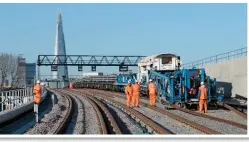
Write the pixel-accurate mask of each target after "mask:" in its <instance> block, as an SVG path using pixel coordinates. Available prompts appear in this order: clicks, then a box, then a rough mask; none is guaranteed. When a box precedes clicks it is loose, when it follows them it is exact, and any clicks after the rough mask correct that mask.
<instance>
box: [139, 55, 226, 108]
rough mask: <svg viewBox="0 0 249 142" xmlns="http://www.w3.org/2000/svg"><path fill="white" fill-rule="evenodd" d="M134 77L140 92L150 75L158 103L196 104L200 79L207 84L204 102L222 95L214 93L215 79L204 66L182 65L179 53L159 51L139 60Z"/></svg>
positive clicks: (145, 89)
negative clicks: (183, 66)
mask: <svg viewBox="0 0 249 142" xmlns="http://www.w3.org/2000/svg"><path fill="white" fill-rule="evenodd" d="M137 79H138V80H139V81H140V82H141V85H142V88H143V94H146V92H147V85H148V81H149V79H153V81H154V82H155V83H156V85H157V88H158V92H159V96H158V100H159V101H160V102H161V103H162V104H169V105H172V104H177V105H179V106H181V107H188V106H191V105H192V104H197V103H198V102H199V99H198V91H199V87H200V83H201V82H204V83H205V85H206V87H207V88H208V102H211V101H214V102H217V101H221V100H222V96H216V79H210V77H209V76H207V75H206V73H205V69H196V68H193V69H182V68H181V63H180V57H179V56H176V55H174V54H159V55H154V56H150V57H146V58H144V59H143V60H141V61H140V62H139V64H138V75H137Z"/></svg>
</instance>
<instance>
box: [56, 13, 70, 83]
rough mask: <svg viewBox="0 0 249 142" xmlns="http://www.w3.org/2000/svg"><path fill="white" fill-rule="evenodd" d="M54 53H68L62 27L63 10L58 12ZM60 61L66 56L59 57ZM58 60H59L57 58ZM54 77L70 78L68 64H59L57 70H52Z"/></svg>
mask: <svg viewBox="0 0 249 142" xmlns="http://www.w3.org/2000/svg"><path fill="white" fill-rule="evenodd" d="M54 55H66V46H65V40H64V33H63V27H62V14H61V11H59V13H58V17H57V25H56V39H55V50H54ZM59 58H60V61H65V59H66V58H65V57H59ZM57 62H58V60H57ZM52 76H53V79H60V80H61V79H63V78H64V79H68V68H67V66H58V67H57V71H53V72H52Z"/></svg>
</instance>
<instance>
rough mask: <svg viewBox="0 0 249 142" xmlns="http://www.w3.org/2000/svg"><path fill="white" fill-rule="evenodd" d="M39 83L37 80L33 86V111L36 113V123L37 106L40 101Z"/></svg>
mask: <svg viewBox="0 0 249 142" xmlns="http://www.w3.org/2000/svg"><path fill="white" fill-rule="evenodd" d="M41 90H42V88H41V85H40V81H39V80H37V82H36V85H35V86H34V90H33V93H34V95H35V96H34V113H35V115H36V122H37V123H38V106H39V104H40V103H41Z"/></svg>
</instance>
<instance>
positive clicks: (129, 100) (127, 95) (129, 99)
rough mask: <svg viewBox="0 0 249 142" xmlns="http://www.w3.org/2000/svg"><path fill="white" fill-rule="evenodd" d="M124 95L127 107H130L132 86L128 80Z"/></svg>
mask: <svg viewBox="0 0 249 142" xmlns="http://www.w3.org/2000/svg"><path fill="white" fill-rule="evenodd" d="M125 94H126V97H127V102H126V105H127V107H132V85H131V81H130V80H129V81H128V85H127V86H126V87H125Z"/></svg>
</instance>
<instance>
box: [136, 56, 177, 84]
mask: <svg viewBox="0 0 249 142" xmlns="http://www.w3.org/2000/svg"><path fill="white" fill-rule="evenodd" d="M178 69H180V56H176V55H175V54H157V55H153V56H148V57H145V58H144V59H142V60H141V61H140V62H139V63H138V80H139V81H140V82H141V84H146V83H147V82H148V80H149V78H148V77H149V75H148V71H149V70H153V71H156V72H160V73H165V72H174V71H175V70H178Z"/></svg>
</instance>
